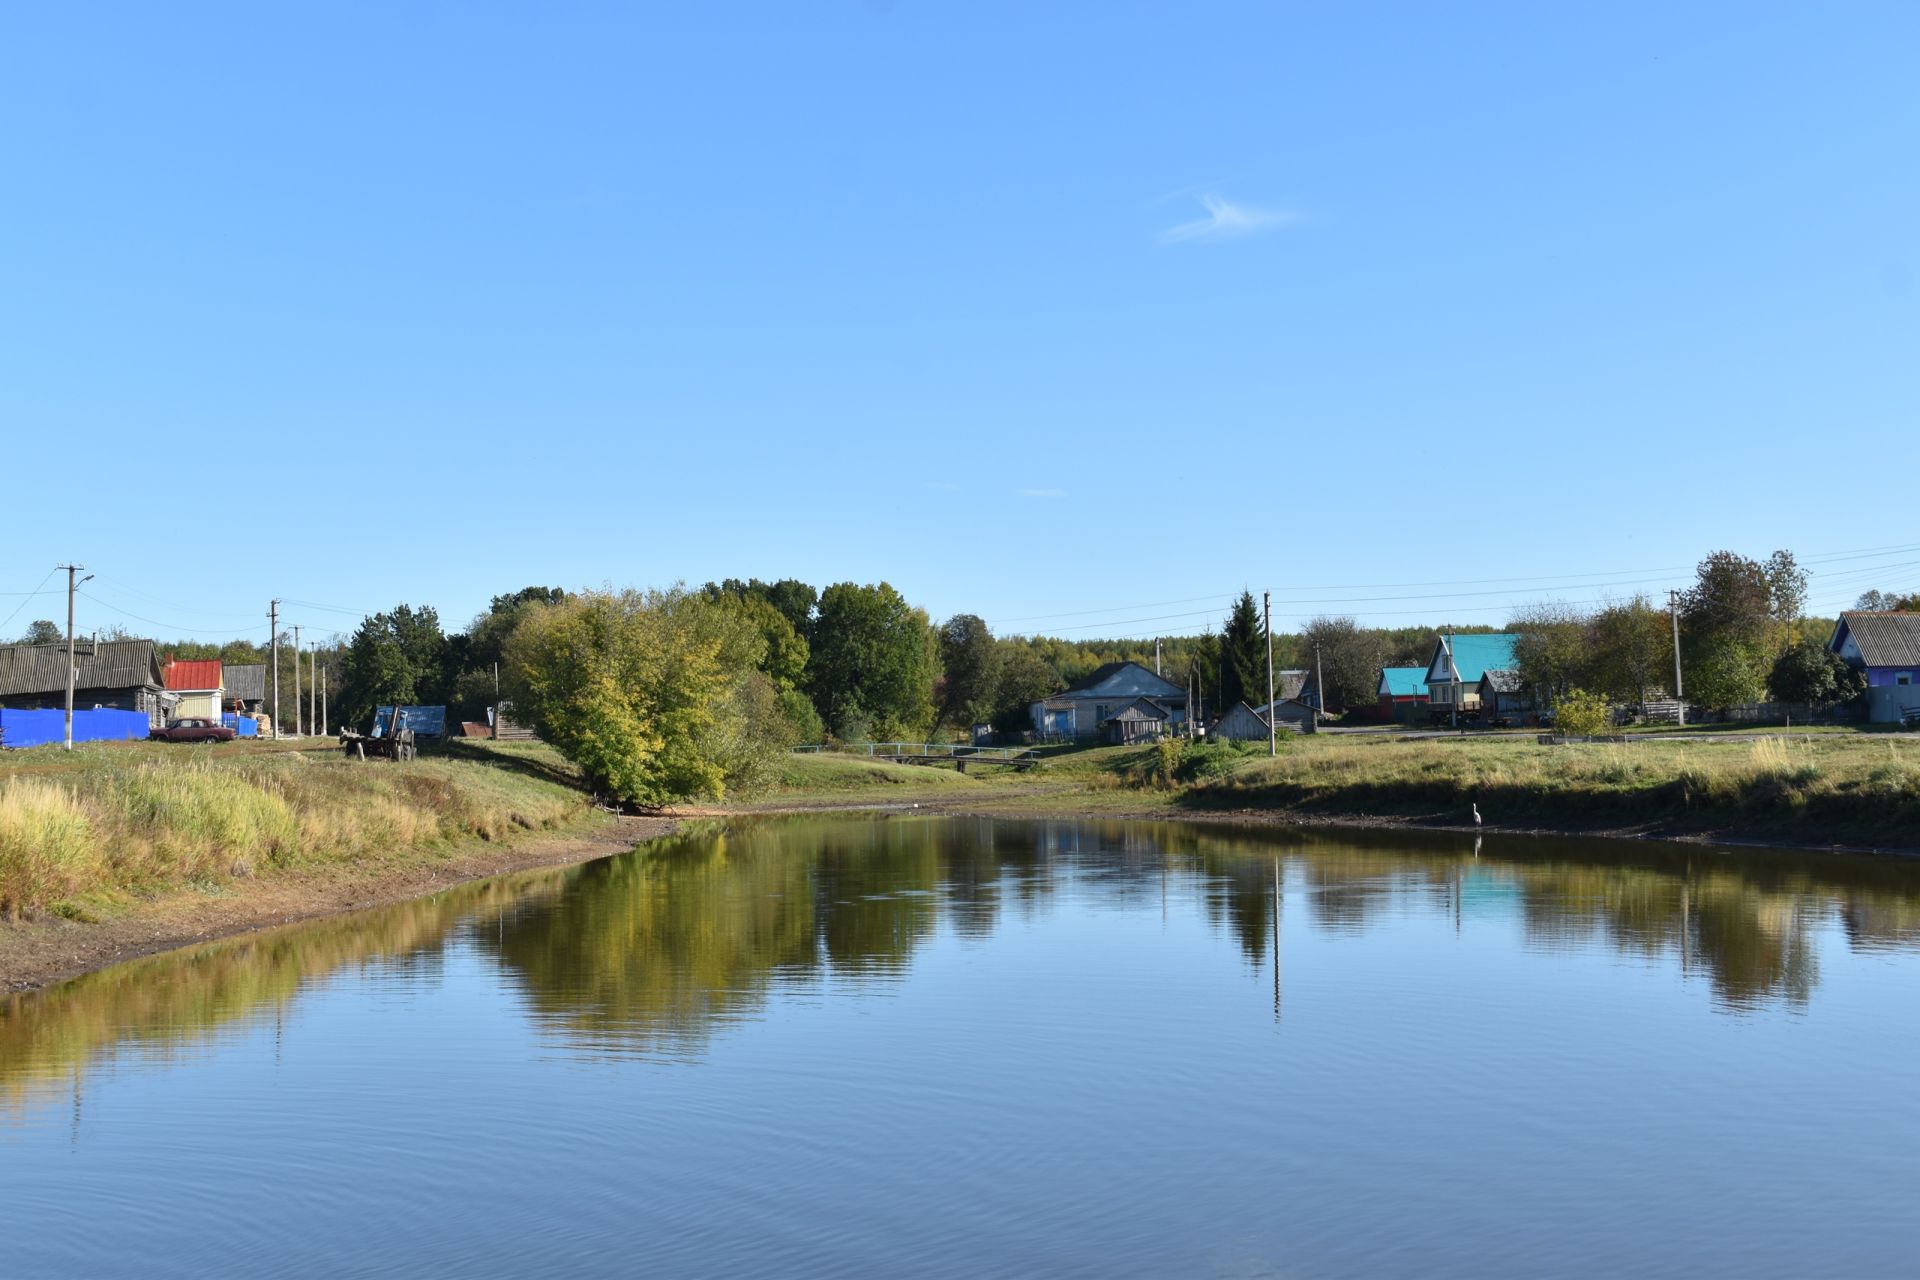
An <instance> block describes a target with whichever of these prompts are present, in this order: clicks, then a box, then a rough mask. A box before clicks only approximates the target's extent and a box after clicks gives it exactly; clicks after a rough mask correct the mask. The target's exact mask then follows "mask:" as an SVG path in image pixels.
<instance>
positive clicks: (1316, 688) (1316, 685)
mask: <svg viewBox="0 0 1920 1280" xmlns="http://www.w3.org/2000/svg"><path fill="white" fill-rule="evenodd" d="M1326 709H1327V673H1326V669H1325V668H1324V667H1322V666H1321V665H1320V642H1319V641H1318V640H1315V641H1314V642H1313V722H1314V723H1315V724H1316V725H1317V724H1319V723H1320V717H1321V716H1322V715H1323V714H1325V712H1326Z"/></svg>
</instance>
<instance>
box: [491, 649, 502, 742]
mask: <svg viewBox="0 0 1920 1280" xmlns="http://www.w3.org/2000/svg"><path fill="white" fill-rule="evenodd" d="M492 737H493V740H494V741H495V742H498V741H500V663H499V662H498V661H495V662H494V664H493V734H492Z"/></svg>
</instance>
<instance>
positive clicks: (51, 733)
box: [0, 708, 151, 747]
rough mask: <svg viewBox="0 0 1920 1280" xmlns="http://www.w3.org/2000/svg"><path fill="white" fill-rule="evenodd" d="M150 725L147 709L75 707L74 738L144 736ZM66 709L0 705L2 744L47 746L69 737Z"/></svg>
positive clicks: (110, 739) (111, 739)
mask: <svg viewBox="0 0 1920 1280" xmlns="http://www.w3.org/2000/svg"><path fill="white" fill-rule="evenodd" d="M150 728H151V725H150V724H149V722H148V720H147V713H146V712H144V711H104V710H103V711H75V712H74V713H73V740H74V741H75V742H129V741H134V740H138V739H140V738H144V737H146V736H147V733H148V731H149V729H150ZM66 736H67V731H66V712H64V711H60V710H53V711H15V710H12V709H11V708H0V747H44V746H46V745H48V744H49V743H54V742H64V741H65V740H66Z"/></svg>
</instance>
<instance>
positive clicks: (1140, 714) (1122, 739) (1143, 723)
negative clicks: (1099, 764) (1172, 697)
mask: <svg viewBox="0 0 1920 1280" xmlns="http://www.w3.org/2000/svg"><path fill="white" fill-rule="evenodd" d="M1170 719H1171V717H1170V716H1169V714H1168V712H1167V709H1166V708H1165V707H1161V706H1156V705H1155V704H1154V703H1153V702H1151V701H1149V700H1148V699H1146V698H1135V699H1134V700H1133V701H1132V702H1129V703H1128V704H1127V705H1126V706H1124V707H1122V708H1120V710H1118V711H1116V712H1114V713H1113V714H1112V715H1111V716H1108V717H1107V719H1106V721H1105V723H1104V724H1102V725H1101V733H1102V736H1103V737H1104V739H1105V740H1106V743H1107V745H1108V746H1114V747H1125V746H1132V745H1133V744H1134V743H1138V742H1152V741H1154V740H1155V739H1157V738H1159V737H1160V736H1161V735H1162V734H1164V733H1165V732H1166V731H1167V723H1168V721H1169V720H1170Z"/></svg>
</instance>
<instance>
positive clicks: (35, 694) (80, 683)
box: [0, 640, 166, 727]
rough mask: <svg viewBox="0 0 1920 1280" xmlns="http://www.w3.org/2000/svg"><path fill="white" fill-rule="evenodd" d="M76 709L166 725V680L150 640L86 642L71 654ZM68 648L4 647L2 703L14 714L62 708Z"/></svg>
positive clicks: (0, 673) (0, 669) (0, 651)
mask: <svg viewBox="0 0 1920 1280" xmlns="http://www.w3.org/2000/svg"><path fill="white" fill-rule="evenodd" d="M73 670H74V680H73V705H74V707H75V708H76V709H86V710H91V709H93V708H96V707H98V708H101V709H105V710H115V711H138V712H141V713H143V714H144V715H146V716H147V718H148V720H149V721H150V722H151V723H152V724H153V725H155V726H156V727H157V726H159V725H160V724H161V723H163V719H164V712H163V710H162V703H161V694H162V693H163V692H164V691H165V689H166V680H165V677H164V675H163V674H162V672H161V670H160V655H159V654H158V652H156V649H155V646H154V643H153V641H151V640H99V641H95V640H82V641H79V642H78V643H76V644H75V646H74V655H73ZM66 701H67V646H66V645H64V644H15V645H7V646H5V647H4V648H0V705H4V706H7V707H11V708H14V709H15V710H33V709H49V710H50V709H53V708H64V707H65V706H66Z"/></svg>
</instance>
